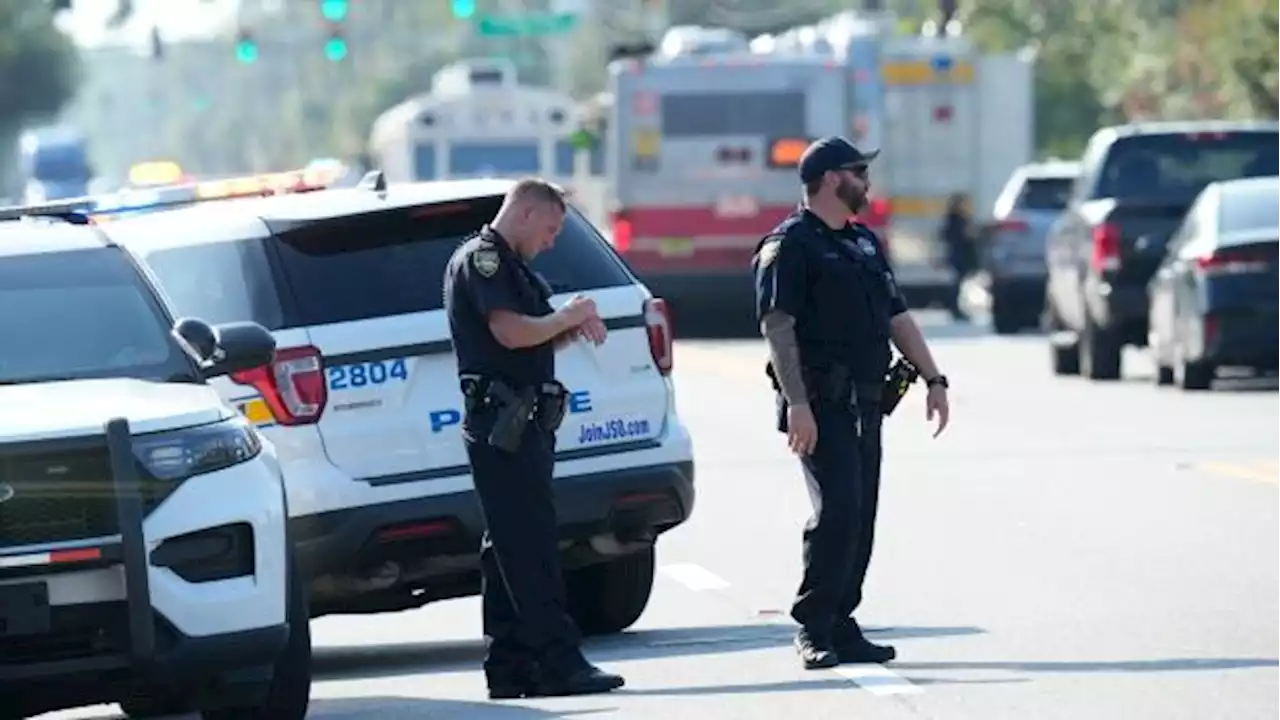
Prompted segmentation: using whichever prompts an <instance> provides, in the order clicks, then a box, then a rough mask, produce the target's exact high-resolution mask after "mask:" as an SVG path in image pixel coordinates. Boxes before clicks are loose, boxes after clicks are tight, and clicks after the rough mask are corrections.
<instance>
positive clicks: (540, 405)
mask: <svg viewBox="0 0 1280 720" xmlns="http://www.w3.org/2000/svg"><path fill="white" fill-rule="evenodd" d="M568 411H569V391H568V389H567V388H565V386H564V385H562V384H560V383H559V382H555V381H552V382H546V383H542V384H541V385H539V386H538V399H537V404H536V407H535V409H534V414H533V419H534V421H535V422H536V423H537V424H538V428H539V429H540V430H544V431H546V432H555V431H557V430H559V429H560V425H562V424H563V423H564V416H565V414H566V413H567V412H568Z"/></svg>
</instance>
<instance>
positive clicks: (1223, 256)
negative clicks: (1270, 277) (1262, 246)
mask: <svg viewBox="0 0 1280 720" xmlns="http://www.w3.org/2000/svg"><path fill="white" fill-rule="evenodd" d="M1270 265H1271V261H1270V259H1269V258H1268V257H1267V255H1266V254H1264V253H1263V252H1262V251H1260V250H1258V249H1254V248H1235V249H1221V250H1217V251H1215V252H1213V253H1212V254H1210V255H1205V256H1203V257H1198V258H1196V267H1197V268H1199V269H1200V271H1201V272H1203V273H1206V274H1212V275H1233V274H1237V273H1251V272H1263V271H1265V270H1267V268H1268V267H1270Z"/></svg>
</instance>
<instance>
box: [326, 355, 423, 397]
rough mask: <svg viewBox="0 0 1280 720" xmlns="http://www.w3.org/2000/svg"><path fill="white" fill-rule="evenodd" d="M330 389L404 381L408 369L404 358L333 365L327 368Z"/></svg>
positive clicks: (346, 388)
mask: <svg viewBox="0 0 1280 720" xmlns="http://www.w3.org/2000/svg"><path fill="white" fill-rule="evenodd" d="M327 372H328V375H329V389H330V390H348V389H350V388H362V387H365V386H366V385H382V384H383V383H388V382H404V381H405V380H408V379H409V370H408V368H406V367H405V364H404V359H403V358H399V359H396V360H387V361H374V362H364V363H354V364H351V365H334V366H332V367H329V368H327Z"/></svg>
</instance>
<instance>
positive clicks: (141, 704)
mask: <svg viewBox="0 0 1280 720" xmlns="http://www.w3.org/2000/svg"><path fill="white" fill-rule="evenodd" d="M120 709H121V710H123V711H124V714H125V715H128V716H129V718H130V720H143V718H162V717H170V716H173V715H183V714H186V713H187V712H189V711H190V710H191V703H189V702H187V701H185V700H183V699H180V698H175V697H170V696H169V695H167V694H164V693H155V694H145V695H144V694H138V695H134V696H132V697H128V698H125V699H124V700H121V701H120Z"/></svg>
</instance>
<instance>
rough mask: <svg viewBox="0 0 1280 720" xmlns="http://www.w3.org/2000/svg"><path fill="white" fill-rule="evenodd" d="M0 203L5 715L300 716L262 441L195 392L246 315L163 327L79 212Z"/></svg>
mask: <svg viewBox="0 0 1280 720" xmlns="http://www.w3.org/2000/svg"><path fill="white" fill-rule="evenodd" d="M18 215H21V213H20V212H15V211H4V212H0V220H3V219H4V218H5V217H7V218H9V219H10V221H0V338H3V340H0V717H2V718H6V719H7V718H14V717H27V716H29V715H35V714H40V713H43V712H46V711H50V710H57V709H63V708H70V707H77V706H82V705H91V704H99V703H108V702H118V703H120V704H121V705H122V706H123V707H124V708H125V710H126V712H129V713H130V714H131V715H133V716H139V717H140V716H148V715H153V714H160V713H169V712H177V711H187V710H199V711H202V712H203V715H204V717H205V718H219V719H222V720H236V719H240V720H250V719H253V720H301V718H303V717H304V716H305V715H306V711H307V705H308V697H309V694H310V684H311V669H310V668H311V663H310V659H311V641H310V634H309V630H308V611H307V606H306V593H305V590H304V588H303V586H302V584H301V583H299V582H291V581H290V576H291V573H292V570H293V567H292V564H291V559H290V550H289V542H288V538H287V511H286V506H285V495H284V488H283V479H282V477H281V474H280V467H279V463H278V461H277V459H276V456H275V452H274V450H273V448H272V447H271V445H270V444H269V443H267V442H264V441H263V440H262V439H261V438H260V436H259V433H258V431H257V430H256V429H254V428H253V426H252V425H251V424H250V423H248V422H247V421H246V420H245V419H244V418H243V417H242V416H241V415H240V414H238V413H236V412H235V411H234V409H232V408H231V407H229V406H228V405H227V404H226V403H225V402H224V401H223V400H222V399H221V398H220V397H219V396H218V394H217V392H216V391H215V390H214V389H213V388H211V387H210V386H209V385H208V383H207V379H208V378H212V377H216V376H219V375H222V374H225V373H227V372H252V370H251V368H254V367H259V366H261V365H263V364H266V363H269V362H270V361H271V359H272V352H273V350H274V341H273V340H272V338H271V336H270V334H269V333H268V332H267V331H266V330H265V329H263V328H261V327H257V326H255V325H252V324H251V323H240V324H237V325H226V326H220V327H210V326H209V325H207V324H205V323H204V322H202V321H199V320H191V319H188V320H183V321H179V322H178V323H176V324H175V323H174V322H173V320H172V317H171V315H170V314H169V312H168V310H167V308H166V307H165V306H164V305H163V303H162V300H161V298H160V296H159V295H158V294H157V293H156V292H155V291H154V287H153V285H152V283H151V281H150V279H149V278H148V276H147V275H146V274H145V272H144V271H142V270H141V267H140V265H139V264H138V263H137V262H136V261H135V259H134V258H132V257H131V256H130V255H129V254H128V252H127V251H125V250H123V249H121V248H119V247H116V246H114V245H112V244H110V243H108V242H107V241H106V240H105V238H104V237H103V236H102V235H101V234H100V233H99V232H98V231H97V230H96V229H95V228H91V227H86V226H85V225H84V224H83V219H81V221H80V222H78V223H77V222H70V221H69V219H63V220H58V219H41V220H31V221H27V220H12V218H14V217H16V216H18Z"/></svg>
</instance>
